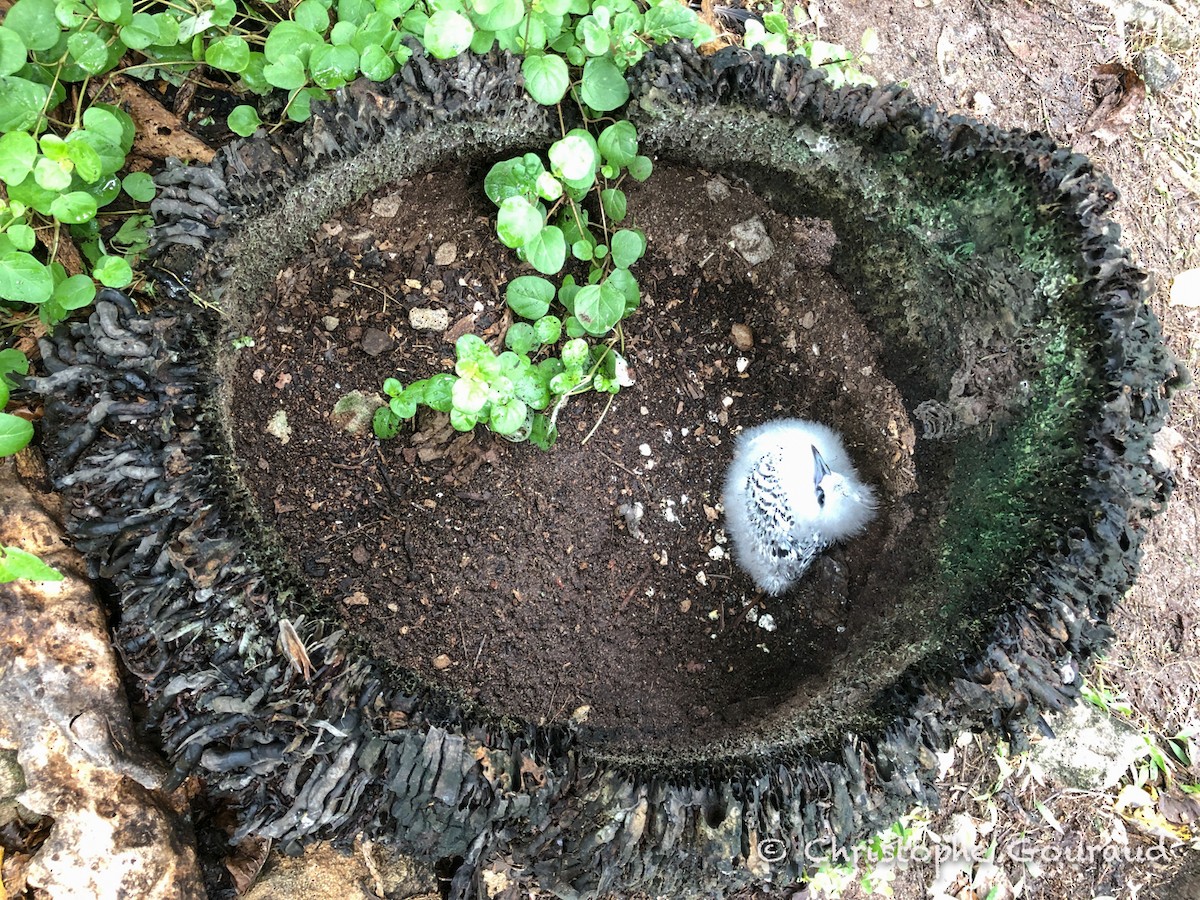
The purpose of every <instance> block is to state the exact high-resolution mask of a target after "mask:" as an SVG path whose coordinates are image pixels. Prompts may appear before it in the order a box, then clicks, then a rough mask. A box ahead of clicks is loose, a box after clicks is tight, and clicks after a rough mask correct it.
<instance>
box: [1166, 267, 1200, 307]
mask: <svg viewBox="0 0 1200 900" xmlns="http://www.w3.org/2000/svg"><path fill="white" fill-rule="evenodd" d="M1168 302H1169V303H1170V304H1171V305H1172V306H1186V307H1190V308H1195V307H1198V306H1200V269H1187V270H1186V271H1183V272H1180V273H1179V274H1178V275H1176V276H1175V278H1174V279H1173V280H1172V281H1171V299H1170V301H1168Z"/></svg>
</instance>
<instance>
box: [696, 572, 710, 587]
mask: <svg viewBox="0 0 1200 900" xmlns="http://www.w3.org/2000/svg"><path fill="white" fill-rule="evenodd" d="M696 583H697V584H701V585H706V584H708V575H707V574H706V573H705V571H704V570H703V569H701V570H700V571H699V572H697V573H696Z"/></svg>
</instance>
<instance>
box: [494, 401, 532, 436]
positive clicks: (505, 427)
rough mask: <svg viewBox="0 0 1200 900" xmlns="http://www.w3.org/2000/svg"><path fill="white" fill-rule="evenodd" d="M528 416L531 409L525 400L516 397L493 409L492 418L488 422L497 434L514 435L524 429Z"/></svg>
mask: <svg viewBox="0 0 1200 900" xmlns="http://www.w3.org/2000/svg"><path fill="white" fill-rule="evenodd" d="M528 415H529V407H527V406H526V405H525V402H524V401H523V400H518V399H517V398H516V397H514V398H513V399H511V400H509V401H508V402H507V403H501V404H500V405H498V406H494V407H492V417H491V419H490V421H489V422H488V427H489V428H491V429H492V431H494V432H496V434H513V433H514V432H516V431H518V430H520V429H521V428H522V427H524V425H525V419H526V417H528Z"/></svg>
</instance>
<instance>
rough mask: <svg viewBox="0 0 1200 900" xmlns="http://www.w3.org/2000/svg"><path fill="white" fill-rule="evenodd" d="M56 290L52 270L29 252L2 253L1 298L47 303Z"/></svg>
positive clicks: (0, 262)
mask: <svg viewBox="0 0 1200 900" xmlns="http://www.w3.org/2000/svg"><path fill="white" fill-rule="evenodd" d="M53 292H54V279H53V278H52V277H51V275H50V270H49V269H48V268H46V267H45V266H43V265H42V264H41V263H40V262H38V261H37V259H35V258H34V257H32V256H30V255H29V254H28V253H23V252H21V251H19V250H11V251H9V252H8V253H4V254H3V255H0V298H2V299H4V300H15V301H17V302H19V303H45V302H46V301H47V300H49V299H50V295H51V294H52V293H53Z"/></svg>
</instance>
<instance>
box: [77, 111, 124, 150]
mask: <svg viewBox="0 0 1200 900" xmlns="http://www.w3.org/2000/svg"><path fill="white" fill-rule="evenodd" d="M83 125H84V128H86V129H87V131H88V132H90V133H92V134H94V135H96V136H98V137H101V138H103V139H104V140H106V141H107V142H108V143H110V144H112V145H113V146H115V147H119V148H121V150H122V151H123V152H124V153H128V152H129V148H130V147H132V146H133V136H134V131H135V129H134V125H133V119H131V118H130V117H129V114H128V113H126V112H125V111H124V110H121V109H117V108H116V107H113V106H108V105H102V104H97V105H94V106H89V107H88V108H87V109H85V110H84V111H83ZM75 134H78V132H75V133H74V134H72V135H70V136H68V138H67V140H70V139H71V138H72V137H74V136H75ZM93 146H94V145H93Z"/></svg>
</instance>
